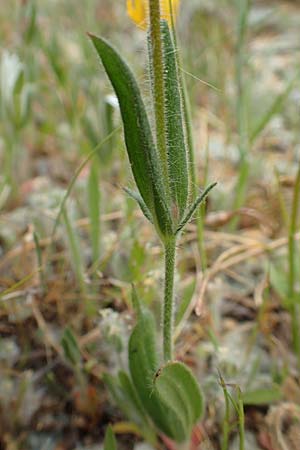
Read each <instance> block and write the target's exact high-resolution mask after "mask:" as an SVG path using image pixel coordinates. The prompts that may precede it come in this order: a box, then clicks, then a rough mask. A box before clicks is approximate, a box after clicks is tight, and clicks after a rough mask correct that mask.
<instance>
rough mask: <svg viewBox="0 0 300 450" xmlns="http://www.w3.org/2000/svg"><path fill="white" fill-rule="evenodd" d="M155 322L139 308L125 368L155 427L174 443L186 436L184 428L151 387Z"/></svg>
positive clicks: (154, 348) (154, 371)
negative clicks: (127, 363) (127, 365)
mask: <svg viewBox="0 0 300 450" xmlns="http://www.w3.org/2000/svg"><path fill="white" fill-rule="evenodd" d="M155 333H156V329H155V321H154V317H153V315H152V314H151V312H150V311H148V310H145V309H143V308H141V309H140V311H139V314H138V322H137V324H136V326H135V327H134V329H133V332H132V334H131V337H130V340H129V368H130V375H131V378H132V381H133V385H134V387H135V389H136V392H137V394H138V396H139V398H140V401H141V403H142V405H143V407H144V409H145V411H146V412H147V414H148V415H149V416H150V417H151V419H152V421H153V422H154V424H155V425H156V427H157V428H158V429H159V430H160V431H162V432H163V433H164V434H166V435H167V436H169V437H170V438H172V439H174V440H175V441H177V442H182V441H184V440H185V439H186V430H185V428H184V427H183V425H182V423H181V422H179V421H178V419H177V416H176V415H175V414H174V412H173V410H171V409H170V408H168V407H167V406H166V405H165V404H164V403H163V402H162V401H161V399H160V397H159V395H158V393H157V392H156V390H155V387H154V384H153V381H154V377H155V373H156V371H157V369H158V367H159V364H158V359H157V350H156V341H155Z"/></svg>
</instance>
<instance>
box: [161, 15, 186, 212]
mask: <svg viewBox="0 0 300 450" xmlns="http://www.w3.org/2000/svg"><path fill="white" fill-rule="evenodd" d="M161 29H162V38H163V54H164V87H165V94H166V103H165V111H166V133H167V146H168V168H169V183H170V191H171V196H172V200H173V202H174V207H175V208H174V209H175V212H176V215H177V218H179V220H180V219H181V218H182V216H183V214H184V211H185V209H186V206H187V200H188V185H189V179H188V168H187V150H186V143H185V136H184V125H183V109H182V99H181V92H180V83H179V79H178V67H177V58H176V50H175V46H174V43H173V39H172V36H171V33H170V30H169V26H168V22H167V21H165V20H162V22H161Z"/></svg>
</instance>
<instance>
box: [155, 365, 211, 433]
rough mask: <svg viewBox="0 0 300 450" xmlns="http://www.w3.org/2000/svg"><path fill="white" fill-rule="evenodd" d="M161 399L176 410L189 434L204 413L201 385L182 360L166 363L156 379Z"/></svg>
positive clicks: (156, 386) (179, 419)
mask: <svg viewBox="0 0 300 450" xmlns="http://www.w3.org/2000/svg"><path fill="white" fill-rule="evenodd" d="M154 384H155V388H156V391H157V392H158V395H159V397H160V398H161V400H162V401H163V402H164V403H165V404H166V405H167V406H168V407H169V408H170V409H171V410H173V411H174V413H175V415H176V416H177V417H178V421H180V422H181V423H182V424H183V426H184V428H185V430H186V434H187V435H188V434H189V433H190V432H191V430H192V428H193V426H194V425H195V424H196V422H197V421H198V420H199V419H200V417H201V416H202V414H203V409H204V407H203V403H204V402H203V397H202V393H201V391H200V388H199V385H198V383H197V381H196V379H195V377H194V375H193V374H192V372H191V371H190V369H188V368H187V367H186V366H185V365H184V364H182V363H181V362H177V361H175V362H171V363H168V364H166V365H165V366H164V367H163V368H162V369H161V370H160V371H159V375H158V376H157V377H156V379H155V382H154Z"/></svg>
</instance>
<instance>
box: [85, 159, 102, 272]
mask: <svg viewBox="0 0 300 450" xmlns="http://www.w3.org/2000/svg"><path fill="white" fill-rule="evenodd" d="M87 189H88V209H89V218H90V235H91V244H92V254H93V264H97V262H98V261H99V257H100V189H99V177H98V170H97V166H96V164H93V165H92V166H91V169H90V174H89V179H88V186H87Z"/></svg>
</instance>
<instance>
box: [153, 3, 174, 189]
mask: <svg viewBox="0 0 300 450" xmlns="http://www.w3.org/2000/svg"><path fill="white" fill-rule="evenodd" d="M149 8H150V52H151V54H150V57H151V62H152V67H151V71H152V74H153V96H154V113H155V126H156V140H157V147H158V150H159V155H160V160H161V164H162V172H163V176H164V180H165V185H166V186H168V185H169V178H168V159H167V143H166V117H165V90H164V63H163V52H162V39H161V29H160V17H161V15H160V1H159V0H149Z"/></svg>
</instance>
